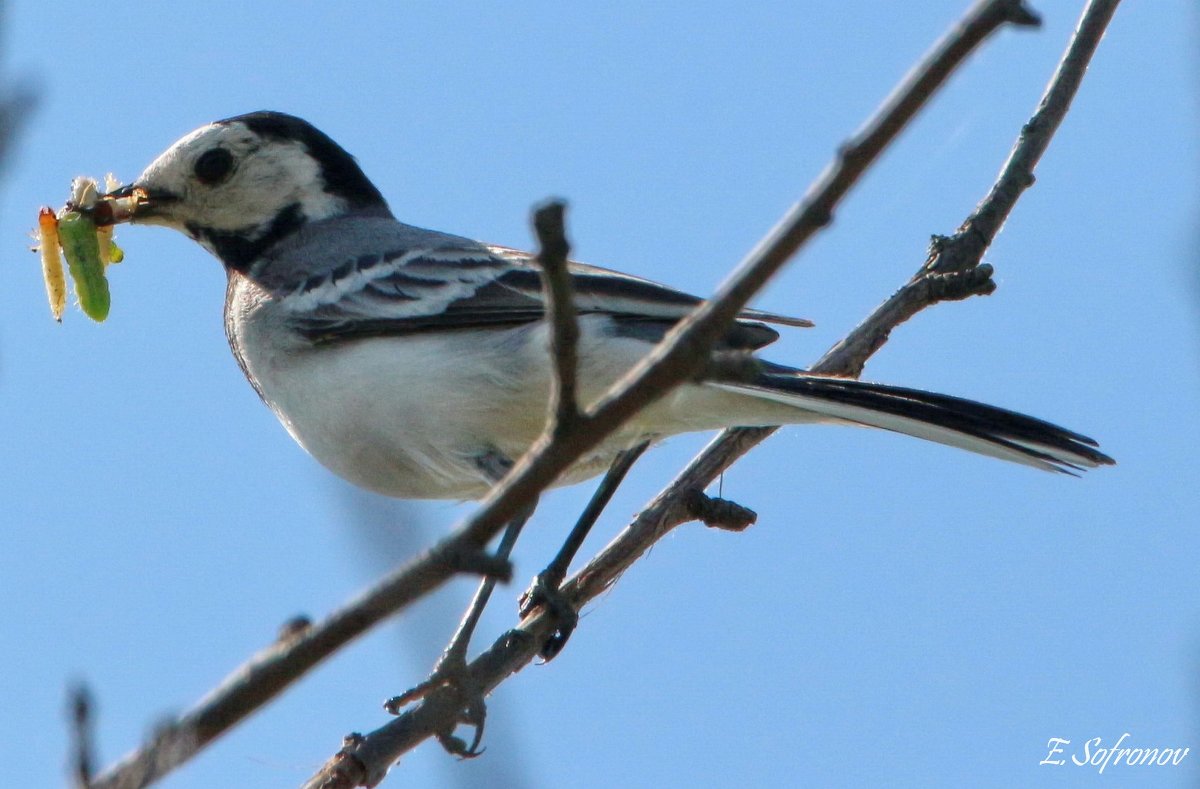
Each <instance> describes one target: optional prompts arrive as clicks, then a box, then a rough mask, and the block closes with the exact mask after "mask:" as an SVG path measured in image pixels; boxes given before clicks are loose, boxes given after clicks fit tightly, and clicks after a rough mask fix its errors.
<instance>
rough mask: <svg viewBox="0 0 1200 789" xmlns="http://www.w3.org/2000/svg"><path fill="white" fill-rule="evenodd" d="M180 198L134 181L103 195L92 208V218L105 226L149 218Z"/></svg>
mask: <svg viewBox="0 0 1200 789" xmlns="http://www.w3.org/2000/svg"><path fill="white" fill-rule="evenodd" d="M178 199H179V198H178V197H177V196H176V195H174V194H172V193H171V192H168V191H166V190H163V189H154V188H152V187H147V186H143V185H141V184H138V183H132V184H128V185H126V186H122V187H120V188H118V189H114V190H113V191H111V192H109V193H108V194H106V195H101V196H100V198H99V199H98V200H97V201H96V205H95V206H94V207H93V208H92V220H93V221H94V222H95V223H96V224H97V225H99V226H101V227H104V226H106V225H117V224H120V223H122V222H136V221H138V220H144V219H149V218H151V217H153V216H155V215H157V213H158V212H160V211H161V210H162V209H163V208H164V207H166V206H168V205H170V204H171V203H174V202H176V201H177V200H178Z"/></svg>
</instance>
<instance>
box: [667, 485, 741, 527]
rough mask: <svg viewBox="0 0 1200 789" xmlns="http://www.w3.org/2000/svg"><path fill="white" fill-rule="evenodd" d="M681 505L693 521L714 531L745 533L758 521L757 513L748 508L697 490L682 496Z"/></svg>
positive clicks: (694, 489)
mask: <svg viewBox="0 0 1200 789" xmlns="http://www.w3.org/2000/svg"><path fill="white" fill-rule="evenodd" d="M683 505H684V507H686V508H687V511H688V513H689V514H690V515H691V516H692V518H693V519H695V520H698V521H700V522H702V523H703V524H704V525H705V526H709V527H711V528H714V529H722V530H724V531H745V530H746V529H748V528H749V527H750V526H751V525H752V524H753V523H754V522H755V521H757V520H758V513H756V512H755V511H754V510H752V509H750V508H749V507H743V506H742V505H741V504H738V503H737V502H733V501H729V500H728V499H719V498H716V497H714V496H709V495H708V494H707V493H705V492H704V491H702V490H700V489H699V488H693V489H692V490H690V491H688V492H687V493H686V494H685V495H684V497H683Z"/></svg>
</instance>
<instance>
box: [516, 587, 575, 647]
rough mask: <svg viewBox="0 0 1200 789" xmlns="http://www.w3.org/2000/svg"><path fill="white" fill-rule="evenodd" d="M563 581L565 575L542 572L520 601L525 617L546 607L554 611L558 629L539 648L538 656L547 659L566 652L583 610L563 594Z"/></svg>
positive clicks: (552, 614) (551, 614)
mask: <svg viewBox="0 0 1200 789" xmlns="http://www.w3.org/2000/svg"><path fill="white" fill-rule="evenodd" d="M561 584H562V576H561V574H557V573H551V572H541V573H538V575H537V576H536V577H535V578H534V579H533V583H532V584H531V585H530V586H529V588H528V589H527V590H526V591H525V593H524V594H523V595H521V600H520V603H519V604H518V611H519V612H520V614H521V617H522V618H525V617H527V616H529V615H530V614H532V613H533V612H534V611H535V610H537V609H538V608H543V609H545V610H546V612H547V613H549V614H550V616H551V618H552V622H553V624H554V630H553V631H552V632H551V634H550V637H549V638H547V639H546V641H545V643H543V644H542V646H541V648H540V649H538V656H539V657H541V658H542V660H545V661H547V662H549V661H551V660H553V659H554V658H555V657H556V656H557V655H558V653H559V652H562V650H563V647H565V646H566V645H567V639H569V638H570V637H571V633H573V632H574V631H575V626H576V625H577V624H579V612H578V611H577V610H576V609H575V606H574V605H572V604H571V601H570V600H568V599H567V597H566V595H564V594H563V593H562V590H561V589H560V585H561Z"/></svg>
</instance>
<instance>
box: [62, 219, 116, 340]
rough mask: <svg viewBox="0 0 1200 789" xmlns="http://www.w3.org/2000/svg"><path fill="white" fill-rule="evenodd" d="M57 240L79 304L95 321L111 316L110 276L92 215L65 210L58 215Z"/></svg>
mask: <svg viewBox="0 0 1200 789" xmlns="http://www.w3.org/2000/svg"><path fill="white" fill-rule="evenodd" d="M58 240H59V243H60V244H61V245H62V250H63V254H64V255H65V256H66V258H67V267H68V269H69V270H70V272H71V279H72V280H73V281H74V282H75V295H76V296H78V297H79V306H80V307H81V308H82V309H83V311H84V313H85V314H86V315H87V316H88V317H89V318H91V319H92V320H94V321H97V322H99V321H103V320H104V319H105V318H107V317H108V308H109V295H108V280H107V279H106V278H105V276H104V263H103V261H102V260H101V257H100V240H99V239H98V238H97V237H96V224H95V222H93V221H92V219H91V217H90V216H87V215H85V214H81V213H79V212H78V211H65V212H63V213H62V214H61V215H60V216H59V217H58Z"/></svg>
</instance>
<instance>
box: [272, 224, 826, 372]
mask: <svg viewBox="0 0 1200 789" xmlns="http://www.w3.org/2000/svg"><path fill="white" fill-rule="evenodd" d="M397 224H398V223H397ZM400 227H401V228H402V229H403V231H402V232H401V233H398V234H395V237H394V238H392V239H391V240H392V241H394V242H395V243H393V244H392V245H391V247H392V248H388V249H383V250H382V251H380V252H377V253H367V254H358V255H354V256H353V257H346V258H344V259H341V260H339V262H337V263H336V264H335V265H331V266H326V267H324V268H323V269H320V270H319V271H318V272H317V273H315V274H311V275H309V276H307V277H306V278H304V279H303V280H301V281H293V282H292V283H289V285H288V286H287V287H286V288H283V289H282V290H283V293H281V296H282V298H281V300H280V301H281V303H282V304H283V305H284V306H285V308H286V310H287V311H288V313H289V314H290V322H291V323H292V325H293V326H294V327H295V329H296V330H297V331H298V332H300V333H301V334H303V335H304V336H306V337H307V338H308V339H310V340H312V341H314V342H336V341H340V340H348V339H355V338H361V337H371V336H384V335H397V334H411V333H414V332H424V331H430V330H451V329H467V328H479V327H484V326H515V325H521V324H525V323H532V322H534V321H538V320H541V319H542V317H543V316H544V315H545V303H544V301H543V295H542V285H541V274H540V271H539V269H538V267H537V264H536V261H535V260H534V258H533V256H531V255H529V254H528V253H525V252H519V251H517V250H513V249H508V248H506V247H497V246H485V245H482V244H478V243H476V242H473V241H470V240H468V239H463V238H458V237H455V236H448V235H444V234H440V233H433V232H432V231H418V230H417V229H416V228H409V227H408V226H405V225H400ZM341 230H342V232H343V234H344V230H345V228H342V229H341ZM378 230H379V228H375V231H376V232H374V233H373V234H372V235H371V240H372V241H373V242H375V243H374V246H375V247H376V248H379V247H380V246H387V245H386V244H381V243H380V242H386V241H387V240H388V236H387V234H381V233H379V232H378ZM421 242H425V243H421ZM360 248H361V246H360ZM306 251H307V253H308V255H311V254H312V253H313V240H312V239H309V240H308V247H307V250H306ZM284 253H285V255H286V253H287V251H286V250H285V251H284ZM309 259H311V258H309ZM284 262H285V261H284V260H283V259H281V260H280V263H284ZM291 268H292V269H293V270H307V271H310V272H311V271H312V267H311V266H305V267H300V266H295V265H293V266H291ZM570 270H571V272H572V274H573V275H574V276H573V284H574V288H575V302H576V307H577V309H578V310H579V312H580V313H581V314H585V315H586V314H603V315H608V316H611V317H613V318H614V320H615V321H617V322H618V323H620V324H621V325H623V326H626V327H629V328H630V332H631V333H633V334H636V335H637V336H645V337H646V338H647V339H655V338H656V337H657V336H661V335H662V333H663V332H665V330H666V329H667V328H669V327H670V326H671V325H673V324H674V323H675V322H677V321H679V320H680V319H681V318H683V317H684V316H685V315H687V314H688V313H689V312H690V311H691V310H692V309H694V308H695V307H696V305H698V304H700V302H701V299H699V298H696V297H695V296H691V295H688V294H686V293H683V292H681V291H678V290H675V289H673V288H670V287H667V286H666V285H661V284H659V283H656V282H652V281H650V280H645V279H641V278H639V277H633V276H629V275H627V274H621V273H619V272H615V271H609V270H607V269H602V268H599V267H596V266H588V265H584V264H580V263H572V264H571V266H570ZM741 318H742V320H741V321H740V322H739V325H738V326H736V327H735V328H734V330H733V331H732V333H731V338H732V339H731V340H730V344H731V345H733V346H734V347H747V348H757V347H761V346H763V345H766V344H767V343H769V342H771V341H773V340H774V339H775V338H776V337H777V336H778V335H777V333H776V332H775V331H774V330H772V329H770V328H768V327H766V326H764V325H762V324H763V323H778V324H783V325H789V326H811V325H812V324H811V323H810V322H808V321H806V320H803V319H799V318H789V317H786V316H782V315H774V314H771V313H765V312H760V311H757V310H747V311H745V312H744V313H743V314H742V315H741Z"/></svg>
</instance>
